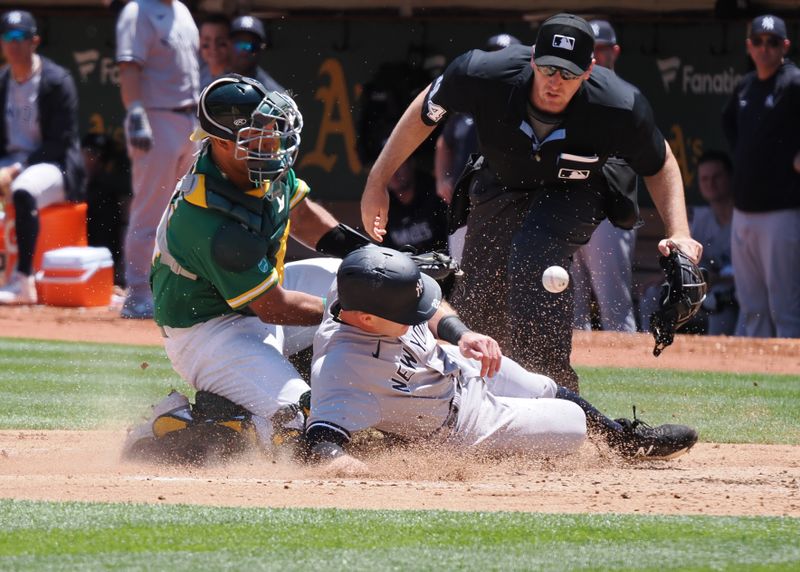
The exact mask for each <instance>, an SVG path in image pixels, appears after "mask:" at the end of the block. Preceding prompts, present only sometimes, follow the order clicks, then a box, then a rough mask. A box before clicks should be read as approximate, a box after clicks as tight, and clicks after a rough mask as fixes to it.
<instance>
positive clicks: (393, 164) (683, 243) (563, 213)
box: [361, 14, 702, 391]
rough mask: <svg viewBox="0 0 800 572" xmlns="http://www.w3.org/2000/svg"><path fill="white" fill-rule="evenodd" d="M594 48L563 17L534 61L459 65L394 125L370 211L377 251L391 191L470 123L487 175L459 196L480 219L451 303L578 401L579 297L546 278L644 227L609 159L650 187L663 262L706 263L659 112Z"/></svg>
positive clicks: (377, 169) (477, 175) (503, 54)
mask: <svg viewBox="0 0 800 572" xmlns="http://www.w3.org/2000/svg"><path fill="white" fill-rule="evenodd" d="M594 42H595V38H594V33H593V31H592V28H591V26H590V25H589V23H588V22H586V20H584V19H583V18H580V17H578V16H574V15H572V14H557V15H555V16H552V17H550V18H548V19H547V20H545V21H544V22H543V23H542V25H541V26H540V27H539V30H538V35H537V39H536V44H535V46H534V47H533V48H531V46H524V45H518V46H509V47H508V48H506V49H505V50H501V51H498V52H484V51H482V50H472V51H469V52H467V53H465V54H463V55H461V56H459V57H457V58H456V59H455V60H453V61H452V62H451V63H450V65H449V66H448V67H447V69H446V70H445V71H444V73H443V74H442V75H441V76H440V77H438V78H437V79H436V80H434V82H433V83H432V84H431V86H430V87H429V88H428V89H426V90H423V91H422V93H420V95H419V96H418V97H417V98H416V99H415V100H414V102H412V103H411V105H410V106H409V108H408V109H407V110H406V112H405V114H404V115H403V117H402V118H401V119H400V121H399V122H398V124H397V125H396V126H395V128H394V131H393V132H392V135H391V137H390V138H389V141H388V143H387V145H386V146H385V147H384V148H383V150H382V152H381V154H380V156H379V157H378V159H377V161H376V162H375V164H374V165H373V167H372V169H371V171H370V174H369V176H368V178H367V183H366V187H365V189H364V194H363V196H362V199H361V217H362V222H363V224H364V228H365V229H367V231H368V232H369V234H370V235H371V236H372V237H373V238H374V239H375V240H377V241H381V240H382V239H383V237H384V235H385V234H386V221H387V215H388V205H389V199H388V197H387V191H386V187H387V182H388V180H389V178H390V177H391V176H392V174H393V173H394V172H395V171H396V170H397V167H398V166H399V165H400V164H401V163H402V162H403V161H404V160H405V159H406V157H408V156H409V154H410V153H411V152H412V151H413V150H414V148H415V147H417V146H418V145H419V144H420V142H422V141H423V140H424V139H425V138H427V137H428V136H429V135H430V134H431V132H432V131H433V130H434V129H435V128H436V126H437V125H438V124H439V123H440V122H441V121H443V120H444V119H446V118H447V117H448V116H449V115H450V114H451V113H457V112H464V113H470V114H471V115H472V117H473V118H474V120H475V124H476V126H477V130H478V139H479V141H480V150H481V153H482V155H483V163H482V166H481V167H480V168H477V165H476V168H475V169H474V170H472V171H470V172H469V173H468V176H469V177H470V181H469V182H468V183H464V182H463V180H462V181H459V184H457V186H456V187H457V188H456V194H458V193H459V192H460V190H461V192H465V190H467V189H468V193H469V199H470V204H471V211H470V213H469V217H468V219H467V236H466V244H465V247H464V254H463V257H462V261H461V263H462V269H463V274H462V275H461V276H459V277H457V280H456V284H455V287H454V290H453V295H452V297H451V299H450V301H451V303H452V305H453V306H454V307H455V308H456V310H457V311H458V312H459V314H460V315H461V316H462V317H463V318H464V321H465V322H466V323H467V325H468V326H469V327H471V328H475V329H477V330H480V331H483V332H485V333H486V334H488V335H490V336H491V337H492V338H494V339H495V340H497V341H498V342H499V343H500V347H501V348H502V349H503V353H504V354H506V355H509V356H510V357H511V358H513V359H514V360H516V361H517V362H518V363H520V364H521V365H522V366H523V367H525V368H526V369H528V370H530V371H535V372H537V373H542V374H545V375H547V376H549V377H551V378H553V379H554V380H555V381H556V382H557V383H558V384H559V385H563V386H565V387H567V388H569V389H572V390H573V391H575V390H577V389H578V376H577V374H576V373H575V371H574V370H573V369H572V367H571V365H570V353H571V349H572V323H573V291H572V288H571V287H570V288H567V289H566V290H565V291H564V292H561V293H559V294H553V293H550V292H548V291H547V290H545V289H544V287H543V284H542V279H541V276H542V273H543V271H544V270H545V269H546V268H547V267H549V266H553V265H558V266H562V267H564V268H568V267H569V263H570V258H571V256H572V255H573V254H574V253H575V251H576V250H577V249H578V248H579V247H580V246H581V245H583V244H585V243H586V242H587V241H588V240H589V238H590V237H591V235H592V232H593V231H594V229H595V228H596V227H597V225H598V223H599V222H600V221H601V220H603V219H604V218H605V217H606V216H607V214H612V215H613V216H614V217H615V219H616V220H617V222H618V223H620V224H627V225H630V226H633V225H634V224H635V222H636V219H637V216H638V215H637V210H638V209H637V207H636V205H635V203H633V202H632V201H630V200H629V199H627V198H626V197H623V196H622V195H617V194H616V193H614V195H612V194H611V191H610V190H609V185H608V184H607V181H606V177H605V175H604V173H603V166H604V165H605V164H606V162H607V160H608V158H609V157H618V158H621V159H624V160H625V161H626V162H627V163H628V165H630V166H631V167H632V168H633V170H634V171H635V172H637V173H638V174H639V175H641V176H643V177H644V178H645V182H646V183H647V188H648V190H649V192H650V194H651V196H652V197H653V202H654V204H655V205H656V207H657V208H658V211H659V213H660V215H661V217H662V219H663V221H664V226H665V230H666V234H665V238H664V239H663V240H661V241H660V242H659V244H658V250H659V251H660V252H661V254H664V255H666V254H668V253H669V252H670V251H671V250H672V249H673V248H678V249H680V250H682V251H683V252H684V253H685V254H686V255H687V256H688V257H689V258H691V259H692V260H693V261H695V262H696V261H698V260H699V258H700V255H701V253H702V245H700V244H699V243H698V242H697V241H695V240H693V239H692V238H691V234H690V232H689V223H688V220H687V216H686V206H685V199H684V192H683V183H682V181H681V174H680V169H679V168H678V164H677V161H676V160H675V157H674V156H673V154H672V152H671V150H670V148H669V146H668V145H667V143H666V141H665V139H664V136H663V135H662V133H661V132H660V131H659V130H658V128H657V127H656V125H655V121H654V118H653V112H652V110H651V108H650V104H649V103H648V102H647V100H646V99H645V97H644V96H643V95H642V94H641V92H640V91H639V90H638V89H636V88H635V87H633V86H631V85H630V84H628V83H626V82H624V81H622V80H621V79H619V78H618V77H617V76H616V75H615V74H614V73H613V72H612V71H610V70H608V69H605V68H602V67H599V66H594V59H593V57H592V54H593V51H594ZM615 195H616V196H615ZM454 203H455V201H454ZM610 205H611V206H614V207H615V208H614V209H613V210H612V209H611V206H610ZM630 226H629V227H628V228H630ZM487 293H491V295H487Z"/></svg>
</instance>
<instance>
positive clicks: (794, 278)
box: [722, 14, 800, 338]
mask: <svg viewBox="0 0 800 572" xmlns="http://www.w3.org/2000/svg"><path fill="white" fill-rule="evenodd" d="M745 45H746V47H747V53H748V55H749V56H750V59H751V60H752V61H753V65H754V67H755V69H754V70H753V71H751V72H750V73H748V74H746V75H745V76H744V77H743V78H742V79H741V81H740V82H739V84H738V85H737V86H736V88H735V89H734V92H733V94H732V95H731V98H730V100H729V101H728V104H727V105H726V107H725V109H724V110H723V114H722V126H723V130H724V131H725V136H726V138H727V139H728V143H729V144H730V147H731V150H732V152H733V165H734V174H733V198H734V199H733V200H734V210H733V222H732V223H731V255H732V259H733V267H734V268H735V269H736V273H735V274H734V280H735V285H736V293H737V298H738V301H739V321H738V324H737V329H736V332H737V334H738V335H744V336H754V337H781V338H798V337H800V295H798V294H800V113H798V110H799V109H800V70H799V69H798V68H797V66H796V65H795V64H793V63H792V62H791V61H789V60H788V59H786V54H787V52H788V51H789V48H790V46H791V43H790V41H789V39H788V36H787V34H786V24H785V22H784V21H783V20H782V19H781V18H779V17H777V16H774V15H770V14H766V15H763V16H758V17H757V18H755V19H753V21H752V22H751V24H750V31H749V34H748V37H747V39H746V42H745Z"/></svg>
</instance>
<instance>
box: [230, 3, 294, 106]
mask: <svg viewBox="0 0 800 572" xmlns="http://www.w3.org/2000/svg"><path fill="white" fill-rule="evenodd" d="M266 47H267V32H266V30H265V29H264V24H262V23H261V20H259V19H258V18H256V17H254V16H247V15H245V16H239V17H238V18H236V19H235V20H234V21H233V22H232V24H231V71H232V72H233V73H238V74H239V75H243V76H245V77H250V78H253V79H255V80H258V82H259V83H260V84H261V85H263V86H264V87H266V88H267V89H268V90H269V91H277V92H280V93H283V92H285V91H286V88H284V87H283V86H282V85H281V84H279V83H278V82H277V81H275V79H274V78H273V77H272V76H271V75H269V74H268V73H267V71H266V70H265V69H264V68H262V67H261V66H259V65H258V58H259V56H260V55H261V53H262V52H263V51H264V49H265V48H266Z"/></svg>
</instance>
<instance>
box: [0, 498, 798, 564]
mask: <svg viewBox="0 0 800 572" xmlns="http://www.w3.org/2000/svg"><path fill="white" fill-rule="evenodd" d="M0 530H2V531H3V534H2V535H0V569H3V570H17V571H22V570H36V571H39V570H50V569H72V570H100V569H102V570H120V569H125V570H169V571H178V570H228V569H230V570H279V571H289V570H303V571H312V570H348V571H353V570H365V571H375V570H401V571H405V570H435V571H437V572H441V571H442V570H481V571H489V570H503V571H505V570H604V569H605V570H747V571H752V570H790V569H797V567H798V566H800V546H798V543H797V538H798V537H800V520H798V519H788V518H729V517H725V518H712V517H679V516H676V517H664V516H631V515H628V516H620V515H593V516H588V515H540V514H524V513H479V512H473V513H454V512H442V511H344V510H277V509H243V508H210V507H189V506H148V505H113V504H88V503H34V502H20V501H0Z"/></svg>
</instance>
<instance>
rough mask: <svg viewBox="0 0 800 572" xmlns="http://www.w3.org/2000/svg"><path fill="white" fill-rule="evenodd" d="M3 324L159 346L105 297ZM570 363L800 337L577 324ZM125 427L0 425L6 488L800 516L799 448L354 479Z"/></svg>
mask: <svg viewBox="0 0 800 572" xmlns="http://www.w3.org/2000/svg"><path fill="white" fill-rule="evenodd" d="M0 336H4V337H29V338H36V339H66V340H83V341H103V342H118V343H129V344H145V345H149V344H160V336H159V332H158V329H157V328H156V327H155V326H154V325H153V324H152V322H132V321H123V320H119V319H118V318H116V313H114V312H111V311H109V310H107V309H78V310H64V309H54V308H45V307H34V308H0ZM574 345H575V347H574V351H573V361H574V363H576V364H578V365H600V366H615V367H638V368H668V369H683V370H699V369H703V370H714V371H738V372H764V373H783V374H798V375H800V340H797V341H792V340H746V339H733V338H699V337H693V336H684V337H680V336H679V337H678V339H677V341H676V343H675V344H674V345H673V346H671V347H670V348H668V349H667V350H666V351H665V352H664V354H663V355H662V356H661V357H659V358H654V357H653V356H652V353H651V352H652V338H650V336H646V335H644V334H642V335H624V334H598V333H583V332H580V333H576V335H575V340H574ZM122 439H123V434H122V433H120V432H104V431H88V432H80V431H14V430H11V431H0V497H3V498H24V499H48V500H92V501H108V502H152V503H192V504H210V505H220V506H271V507H300V506H302V507H341V508H396V509H447V510H511V511H533V512H570V513H580V512H600V513H606V512H618V513H658V514H713V515H786V516H793V517H800V447H796V446H795V447H792V446H782V445H781V446H779V445H773V446H767V445H719V444H713V443H701V444H699V445H698V446H697V447H695V449H693V450H692V451H691V452H690V453H689V454H688V455H686V456H684V457H682V458H680V459H677V460H675V461H671V462H644V463H635V464H629V463H625V462H622V461H620V460H619V459H617V458H616V457H614V456H613V455H610V454H609V453H608V452H607V451H604V450H603V449H602V448H598V447H596V446H595V445H593V444H591V443H587V444H586V445H585V446H584V447H583V449H582V450H581V452H580V453H579V454H578V455H575V456H573V457H570V458H568V459H561V460H558V461H552V460H531V459H505V460H502V461H497V460H479V459H474V458H447V457H446V456H443V455H441V454H440V453H437V452H415V453H413V454H412V453H410V452H408V451H395V452H393V453H391V454H382V455H380V456H378V457H376V458H373V459H371V460H370V463H369V465H370V470H369V473H367V474H365V475H363V476H360V477H358V478H343V477H341V476H338V475H331V474H326V473H325V472H324V471H323V470H322V469H319V468H316V469H315V468H307V467H299V466H295V465H291V464H287V463H273V462H271V461H269V460H265V459H263V458H252V459H247V460H243V461H240V462H237V463H235V464H233V465H225V466H218V467H209V468H204V469H188V468H187V469H180V470H177V469H168V468H158V467H152V466H142V465H135V464H129V463H121V462H120V461H119V448H120V445H121V443H122Z"/></svg>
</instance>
